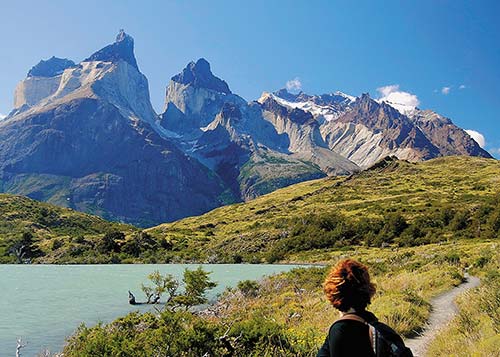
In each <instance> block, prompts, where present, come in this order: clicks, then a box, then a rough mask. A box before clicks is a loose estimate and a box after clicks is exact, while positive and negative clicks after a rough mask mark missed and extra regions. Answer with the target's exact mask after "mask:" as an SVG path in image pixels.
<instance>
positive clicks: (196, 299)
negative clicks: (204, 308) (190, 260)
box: [173, 267, 217, 310]
mask: <svg viewBox="0 0 500 357" xmlns="http://www.w3.org/2000/svg"><path fill="white" fill-rule="evenodd" d="M209 275H210V273H209V272H207V271H204V270H203V268H202V267H198V269H196V270H189V269H186V270H184V278H183V279H182V283H183V285H184V293H183V294H181V295H178V296H176V297H174V299H173V301H174V302H175V303H177V304H178V305H180V306H182V307H184V309H186V310H188V309H189V308H190V307H193V306H196V305H201V304H205V303H207V302H208V299H207V297H206V293H207V291H208V290H210V289H213V288H214V287H216V286H217V283H215V282H213V281H211V280H210V278H209Z"/></svg>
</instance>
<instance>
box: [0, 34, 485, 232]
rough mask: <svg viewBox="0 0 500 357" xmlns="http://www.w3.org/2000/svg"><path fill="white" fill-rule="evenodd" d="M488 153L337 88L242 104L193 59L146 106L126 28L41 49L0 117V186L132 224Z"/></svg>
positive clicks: (415, 113) (406, 111)
mask: <svg viewBox="0 0 500 357" xmlns="http://www.w3.org/2000/svg"><path fill="white" fill-rule="evenodd" d="M448 155H470V156H481V157H487V158H490V157H491V156H490V155H489V154H488V152H486V151H485V150H483V149H482V148H481V147H479V145H478V144H477V143H476V142H475V141H474V140H473V139H472V138H471V137H470V136H469V135H468V134H467V133H466V132H465V131H464V130H462V129H460V128H459V127H457V126H456V125H454V124H453V123H452V121H451V120H450V119H448V118H445V117H443V116H441V115H439V114H438V113H435V112H433V111H430V110H421V109H419V108H412V107H409V108H408V107H403V106H401V105H399V104H398V103H388V102H383V101H380V100H377V99H373V98H371V97H370V96H369V95H368V94H362V95H361V96H359V97H354V96H350V95H347V94H344V93H342V92H334V93H332V94H324V95H308V94H305V93H302V92H301V93H298V94H293V93H289V92H288V91H286V90H285V89H282V90H279V91H276V92H272V93H271V92H265V93H263V94H262V96H261V97H260V98H259V99H258V100H256V101H251V102H247V101H246V100H245V99H243V98H242V97H240V96H238V95H237V94H235V93H233V92H232V91H231V89H230V87H229V85H228V84H227V83H226V82H225V81H224V80H222V79H220V78H218V77H216V76H215V75H214V74H213V73H212V70H211V67H210V64H209V63H208V62H207V61H206V60H205V59H203V58H201V59H199V60H197V61H196V62H191V63H189V64H188V65H187V66H186V67H185V68H184V69H183V70H182V72H180V73H179V74H177V75H174V76H173V77H172V78H171V80H170V82H169V83H168V85H167V87H166V94H165V105H164V109H163V113H161V114H157V113H155V111H154V109H153V107H152V105H151V101H150V97H149V89H148V82H147V79H146V77H145V76H144V75H143V74H142V73H141V72H140V70H139V66H138V64H137V61H136V58H135V55H134V40H133V39H132V37H131V36H129V35H127V34H126V33H125V32H124V31H123V30H122V31H120V33H119V34H118V36H117V38H116V40H115V42H114V43H112V44H110V45H108V46H106V47H104V48H103V49H101V50H99V51H97V52H95V53H94V54H92V55H91V56H89V57H88V58H87V59H85V60H83V61H81V62H80V63H78V64H77V63H75V62H73V61H71V60H68V59H61V58H56V57H52V58H50V59H48V60H46V61H41V62H40V63H38V64H37V65H36V66H34V67H33V68H32V69H31V70H30V71H29V72H28V75H27V77H26V78H25V79H24V80H22V81H21V82H20V83H19V84H18V85H17V87H16V89H15V95H14V109H13V110H12V111H11V112H10V114H9V115H8V116H7V117H6V118H5V119H3V120H1V121H0V192H8V193H15V194H21V195H25V196H29V197H31V198H34V199H37V200H41V201H47V202H50V203H54V204H57V205H60V206H64V207H69V208H73V209H75V210H79V211H84V212H88V213H93V214H97V215H100V216H102V217H104V218H106V219H110V220H116V221H123V222H127V223H132V224H135V225H138V226H151V225H154V224H157V223H161V222H168V221H172V220H176V219H179V218H183V217H186V216H192V215H198V214H201V213H204V212H207V211H209V210H211V209H213V208H216V207H219V206H221V205H225V204H228V203H234V202H239V201H246V200H249V199H253V198H255V197H257V196H260V195H263V194H266V193H269V192H272V191H274V190H276V189H278V188H281V187H285V186H288V185H291V184H294V183H297V182H301V181H306V180H311V179H316V178H321V177H325V176H334V175H350V174H352V173H355V172H358V171H360V170H363V169H365V168H368V167H370V166H371V165H373V164H375V163H376V162H378V161H379V160H381V159H383V158H384V157H386V156H396V157H398V158H399V159H405V160H409V161H422V160H427V159H431V158H435V157H440V156H448Z"/></svg>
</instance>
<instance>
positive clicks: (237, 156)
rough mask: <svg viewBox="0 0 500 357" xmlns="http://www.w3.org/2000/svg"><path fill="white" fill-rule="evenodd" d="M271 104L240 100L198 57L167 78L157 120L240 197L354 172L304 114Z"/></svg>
mask: <svg viewBox="0 0 500 357" xmlns="http://www.w3.org/2000/svg"><path fill="white" fill-rule="evenodd" d="M273 103H274V102H273ZM273 103H271V102H252V103H247V102H245V101H244V100H243V99H242V98H241V97H239V96H237V95H235V94H234V93H232V92H231V91H230V89H229V87H228V85H227V83H226V82H225V81H223V80H221V79H219V78H217V77H216V76H214V75H213V74H212V72H211V70H210V66H209V64H208V62H206V61H205V60H204V59H200V60H198V61H197V62H196V63H195V62H191V63H189V64H188V65H187V67H186V68H185V69H184V70H183V71H182V72H181V73H180V74H178V75H176V76H174V77H172V80H171V81H170V83H169V85H168V87H167V91H166V104H165V108H166V109H165V112H164V114H163V115H162V121H161V123H162V126H163V127H164V128H165V129H167V130H169V131H173V132H175V133H176V135H177V136H178V139H177V142H178V144H179V147H180V148H182V149H183V150H184V151H185V152H186V153H187V154H189V155H191V156H192V157H194V158H196V159H197V160H199V161H200V162H202V163H204V164H205V165H206V166H207V167H208V168H210V169H212V170H214V171H215V172H216V173H217V174H218V175H219V176H220V177H221V178H222V179H223V180H224V182H225V183H226V185H227V186H228V187H230V188H231V190H232V192H233V194H234V195H236V196H239V197H240V198H241V199H250V198H253V197H256V196H258V195H260V194H264V193H268V192H270V190H274V189H276V188H279V187H283V186H285V185H289V184H291V183H295V182H299V181H303V180H306V179H312V178H318V177H322V176H325V175H326V174H349V173H352V172H354V171H356V170H358V167H357V166H356V165H355V164H353V163H352V162H349V160H347V159H345V158H341V157H340V156H339V155H337V154H336V153H334V152H332V151H330V150H329V149H328V147H327V145H326V144H325V142H324V141H323V139H322V137H321V133H320V131H319V126H318V124H317V121H316V120H315V119H314V118H313V116H312V115H311V114H309V113H307V112H305V111H303V110H300V109H293V110H288V109H287V108H286V107H284V106H281V105H279V104H278V103H276V106H275V107H273V109H272V110H270V108H271V107H272V106H273ZM266 105H267V107H266ZM273 110H275V112H274V111H273Z"/></svg>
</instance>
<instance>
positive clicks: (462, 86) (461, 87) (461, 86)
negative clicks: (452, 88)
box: [458, 84, 467, 89]
mask: <svg viewBox="0 0 500 357" xmlns="http://www.w3.org/2000/svg"><path fill="white" fill-rule="evenodd" d="M465 88H467V86H466V85H465V84H461V85H460V86H459V87H458V89H465Z"/></svg>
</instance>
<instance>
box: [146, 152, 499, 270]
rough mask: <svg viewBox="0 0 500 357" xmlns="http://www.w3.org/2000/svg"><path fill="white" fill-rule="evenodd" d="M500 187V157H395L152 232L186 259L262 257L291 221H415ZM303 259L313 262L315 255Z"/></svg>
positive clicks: (467, 205)
mask: <svg viewBox="0 0 500 357" xmlns="http://www.w3.org/2000/svg"><path fill="white" fill-rule="evenodd" d="M499 187H500V163H499V162H498V161H496V160H492V159H482V158H471V157H446V158H440V159H435V160H431V161H427V162H423V163H419V164H411V163H406V162H392V163H389V164H388V165H387V166H386V167H382V168H379V169H376V168H374V169H372V170H370V171H366V172H363V173H361V174H359V175H355V176H352V177H348V178H345V177H343V178H328V179H319V180H315V181H309V182H304V183H300V184H296V185H293V186H291V187H287V188H284V189H280V190H278V191H275V192H273V193H271V194H268V195H265V196H263V197H260V198H257V199H255V200H253V201H250V202H247V203H242V204H236V205H230V206H226V207H222V208H218V209H215V210H213V211H211V212H209V213H207V214H204V215H202V216H198V217H191V218H187V219H183V220H180V221H177V222H174V223H169V224H163V225H160V226H158V227H154V228H152V229H150V230H149V231H148V232H149V233H150V234H152V235H154V236H156V237H164V238H166V239H167V240H168V241H170V242H172V244H173V245H174V247H178V248H177V249H178V250H179V251H180V254H185V255H184V258H185V259H189V258H194V259H201V260H207V259H209V258H210V256H211V255H212V256H215V257H217V256H221V255H224V254H226V253H225V252H239V254H243V255H245V254H247V255H255V256H256V259H257V261H258V260H260V259H261V257H260V256H259V252H262V251H264V250H266V249H267V248H268V247H270V246H271V245H272V244H273V242H275V241H277V240H279V239H280V238H281V237H283V236H286V235H287V233H288V231H289V230H290V225H289V223H288V222H290V221H291V220H295V221H296V220H300V219H302V217H305V216H307V215H308V214H316V215H318V214H334V213H341V214H342V215H344V216H346V217H348V218H351V219H353V220H358V219H360V218H376V217H383V216H384V215H386V214H388V213H390V212H399V213H401V214H402V215H403V216H404V217H405V218H406V219H407V220H408V221H409V222H411V221H412V220H414V219H415V218H416V217H418V216H419V215H422V214H423V213H427V212H431V211H435V210H437V209H443V208H446V207H453V208H456V209H470V210H473V209H474V207H477V206H478V205H479V204H481V203H483V202H485V201H487V200H490V199H492V198H493V197H494V196H495V195H496V194H498V192H499ZM441 238H442V239H446V237H441ZM296 258H298V260H302V261H309V260H310V259H311V258H312V256H311V255H310V254H306V255H304V256H300V255H299V256H296ZM222 260H224V259H222ZM216 261H217V258H216Z"/></svg>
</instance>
